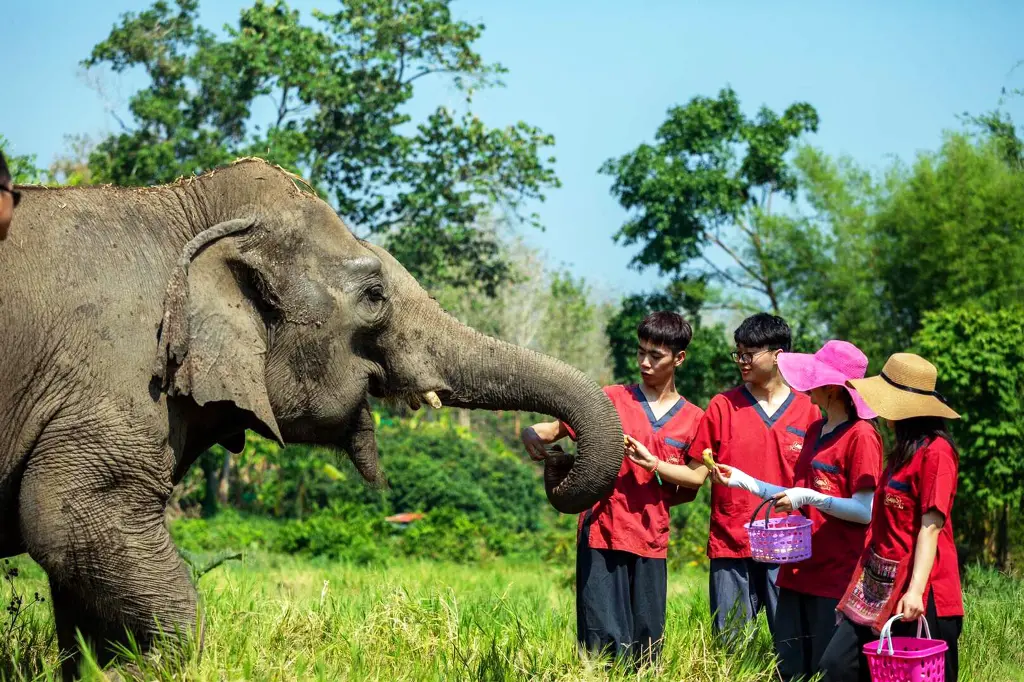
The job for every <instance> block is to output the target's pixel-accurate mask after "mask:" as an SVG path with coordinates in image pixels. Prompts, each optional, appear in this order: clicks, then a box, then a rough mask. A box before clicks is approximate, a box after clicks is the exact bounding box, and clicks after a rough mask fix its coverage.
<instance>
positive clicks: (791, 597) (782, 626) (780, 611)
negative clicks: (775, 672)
mask: <svg viewBox="0 0 1024 682" xmlns="http://www.w3.org/2000/svg"><path fill="white" fill-rule="evenodd" d="M838 605H839V600H838V599H829V598H828V597H815V596H813V595H810V594H802V593H800V592H795V591H793V590H788V589H786V588H785V587H782V588H779V605H778V608H777V609H776V612H775V630H774V631H773V632H772V639H773V640H774V641H775V653H776V654H778V657H779V675H780V676H781V677H782V679H783V681H784V682H790V680H796V679H804V680H809V679H811V676H812V675H813V674H814V673H815V672H817V670H818V663H819V662H820V661H821V656H822V654H823V653H825V647H826V646H828V643H829V641H830V640H831V639H832V633H834V632H835V629H836V606H838Z"/></svg>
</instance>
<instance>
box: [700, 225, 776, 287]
mask: <svg viewBox="0 0 1024 682" xmlns="http://www.w3.org/2000/svg"><path fill="white" fill-rule="evenodd" d="M711 241H712V243H714V244H715V246H717V247H718V248H720V249H722V250H723V251H725V252H726V253H727V254H728V255H729V257H730V258H732V259H733V260H734V261H735V262H736V264H737V265H739V266H740V267H741V268H743V269H744V270H745V271H746V272H747V274H749V275H750V276H751V277H752V278H753V279H754V280H755V281H757V282H759V283H761V285H762V286H765V285H766V284H767V283H766V282H765V281H764V278H763V277H761V276H760V275H759V274H758V273H757V271H755V270H754V269H753V268H751V267H750V266H749V265H747V264H746V263H744V262H743V259H741V258H740V257H739V256H738V255H737V254H736V252H735V251H733V250H732V249H731V248H729V247H728V246H727V245H726V243H725V242H723V241H722V240H721V239H719V238H718V237H717V236H711Z"/></svg>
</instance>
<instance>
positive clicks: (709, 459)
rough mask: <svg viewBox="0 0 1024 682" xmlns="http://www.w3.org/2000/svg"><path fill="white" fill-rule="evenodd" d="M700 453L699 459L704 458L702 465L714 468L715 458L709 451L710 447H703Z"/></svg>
mask: <svg viewBox="0 0 1024 682" xmlns="http://www.w3.org/2000/svg"><path fill="white" fill-rule="evenodd" d="M700 454H701V459H703V460H704V466H706V467H707V468H708V469H714V468H715V458H714V453H712V452H711V448H705V449H704V452H702V453H700Z"/></svg>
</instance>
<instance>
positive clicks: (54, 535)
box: [20, 452, 197, 679]
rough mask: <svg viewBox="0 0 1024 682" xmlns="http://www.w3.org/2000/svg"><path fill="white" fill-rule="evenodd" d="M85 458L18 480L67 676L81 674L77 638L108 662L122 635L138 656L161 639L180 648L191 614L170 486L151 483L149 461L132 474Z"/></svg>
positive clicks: (114, 459) (30, 470)
mask: <svg viewBox="0 0 1024 682" xmlns="http://www.w3.org/2000/svg"><path fill="white" fill-rule="evenodd" d="M90 455H91V453H89V452H86V453H83V454H80V455H79V456H77V457H53V458H45V457H38V458H34V460H33V461H31V462H30V464H29V466H28V467H27V469H26V471H25V476H24V478H23V481H22V490H21V499H20V505H21V509H20V511H21V519H22V532H23V536H24V538H25V543H26V545H27V546H28V551H29V554H30V555H31V556H32V558H33V559H35V561H36V562H37V563H39V564H40V565H41V566H42V567H43V569H44V570H45V571H46V572H47V575H48V576H49V579H50V589H51V596H52V601H53V609H54V618H55V622H56V626H57V639H58V644H59V646H60V649H61V653H62V655H68V659H67V660H66V661H65V662H64V664H63V667H62V672H63V676H64V678H65V679H71V678H73V677H74V676H75V675H76V674H77V671H78V665H79V660H80V654H79V651H78V643H77V639H76V636H77V632H81V634H82V636H83V638H84V639H85V640H86V641H87V642H88V643H89V645H90V647H91V648H92V649H93V651H95V653H96V656H97V661H98V662H99V663H100V664H101V665H105V664H106V663H108V662H109V661H110V660H112V658H113V657H114V655H115V652H116V649H115V648H114V646H113V644H114V643H117V644H121V645H125V644H127V643H128V633H130V634H131V636H132V637H133V638H134V640H135V642H136V643H137V644H138V646H139V648H140V649H141V650H142V651H144V652H145V651H148V650H150V649H151V648H153V647H154V646H155V645H156V644H158V640H159V639H160V637H161V635H166V636H169V637H171V638H175V639H176V641H175V639H172V640H171V641H172V642H173V643H174V644H175V645H176V646H179V647H180V646H181V645H182V644H184V641H183V639H182V638H184V639H187V638H188V637H190V636H191V635H193V634H194V632H193V631H194V627H195V623H196V616H197V597H196V592H195V589H194V588H193V586H192V583H191V581H190V579H189V574H188V571H187V569H186V567H185V565H184V563H183V562H182V561H181V558H180V557H179V556H178V553H177V551H176V549H175V547H174V543H173V542H172V541H171V538H170V535H169V533H168V532H167V528H166V526H165V524H164V506H165V504H166V502H167V495H169V493H170V484H169V483H167V484H166V485H165V484H163V483H158V482H157V481H158V480H159V479H153V478H149V476H150V474H151V473H153V472H147V471H146V468H147V466H149V465H152V464H153V459H150V460H149V462H148V463H145V464H143V463H139V464H140V466H139V468H138V469H136V470H131V469H123V468H121V466H120V464H119V462H118V459H119V457H118V456H117V455H116V454H112V455H108V456H106V457H104V458H101V459H100V460H98V461H97V460H94V459H93V458H92V457H91V456H90ZM134 456H138V453H133V458H134ZM143 461H145V460H143ZM90 462H92V464H90ZM69 464H70V466H69Z"/></svg>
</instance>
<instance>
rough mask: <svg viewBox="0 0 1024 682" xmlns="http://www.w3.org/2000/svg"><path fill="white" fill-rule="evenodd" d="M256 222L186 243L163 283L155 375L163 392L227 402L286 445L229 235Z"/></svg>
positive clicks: (258, 325) (259, 329) (255, 318)
mask: <svg viewBox="0 0 1024 682" xmlns="http://www.w3.org/2000/svg"><path fill="white" fill-rule="evenodd" d="M254 224H255V221H254V220H251V219H237V220H229V221H227V222H224V223H219V224H217V225H214V226H213V227H211V228H209V229H206V230H204V231H203V232H201V233H200V234H199V235H198V236H196V237H194V238H193V239H192V240H191V241H190V242H189V243H188V244H186V245H185V249H184V250H183V252H182V254H181V257H180V259H179V260H178V263H177V267H176V268H175V270H174V272H173V273H172V275H171V279H170V281H169V282H168V284H167V291H166V294H165V297H164V316H163V321H162V322H161V325H160V332H159V343H158V346H157V357H156V361H155V363H154V366H153V375H154V376H155V377H156V378H157V379H158V380H159V382H160V387H161V389H162V390H164V391H166V392H167V394H168V395H170V396H190V397H191V398H192V399H193V400H194V401H195V402H196V404H198V405H199V406H201V407H202V406H204V405H210V404H215V403H216V404H221V403H228V404H231V405H233V406H234V407H235V408H237V409H238V410H241V411H242V413H243V415H244V417H243V422H244V423H245V426H246V427H247V428H251V429H253V430H255V431H256V432H257V433H259V434H260V435H262V436H265V437H267V438H273V439H275V440H277V441H278V442H279V443H283V439H282V438H281V432H280V429H279V428H278V425H277V420H276V419H275V418H274V413H273V410H272V409H271V407H270V398H269V396H268V395H267V387H266V382H265V379H264V373H265V369H266V367H265V361H266V351H267V342H266V328H265V326H264V323H263V320H262V317H261V315H260V313H259V310H258V309H257V307H256V304H255V301H253V300H252V297H251V296H250V295H249V294H248V293H247V290H248V289H247V287H245V286H244V285H243V284H242V283H241V282H240V281H239V280H238V277H236V272H237V268H235V267H233V265H237V264H238V263H240V262H241V259H240V258H239V257H238V256H239V253H238V249H237V247H236V246H235V244H234V243H233V240H231V239H227V237H230V236H231V235H235V234H238V233H240V232H244V231H246V230H248V229H250V228H251V227H252V226H253V225H254ZM201 251H202V253H200V252H201Z"/></svg>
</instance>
